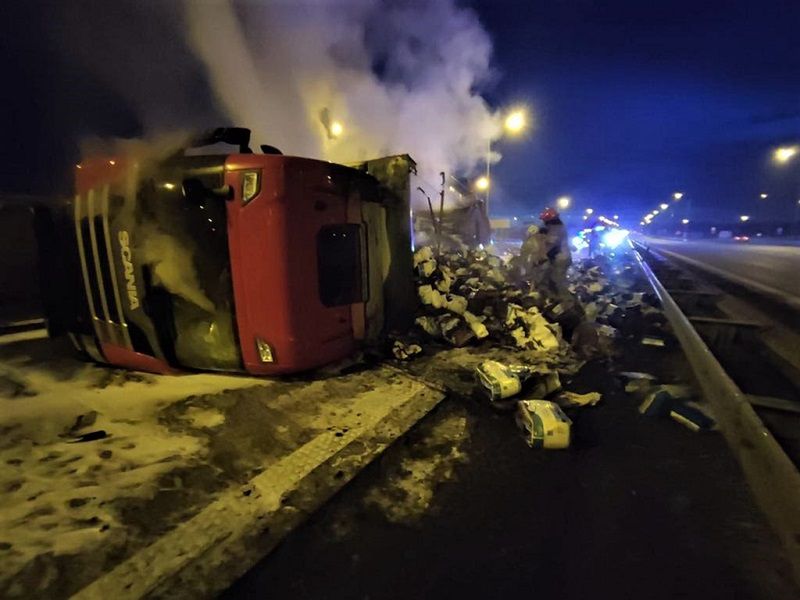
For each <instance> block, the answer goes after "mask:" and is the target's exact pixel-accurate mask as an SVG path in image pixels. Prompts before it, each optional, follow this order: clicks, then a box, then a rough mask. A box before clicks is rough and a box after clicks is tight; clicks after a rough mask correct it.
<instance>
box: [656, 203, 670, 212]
mask: <svg viewBox="0 0 800 600" xmlns="http://www.w3.org/2000/svg"><path fill="white" fill-rule="evenodd" d="M658 206H659V208H661V210H667V209H668V208H669V204H667V203H666V202H665V203H663V204H659V205H658Z"/></svg>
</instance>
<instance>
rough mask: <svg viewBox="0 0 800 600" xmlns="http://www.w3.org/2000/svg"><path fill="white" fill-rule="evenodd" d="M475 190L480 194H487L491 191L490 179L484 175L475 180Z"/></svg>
mask: <svg viewBox="0 0 800 600" xmlns="http://www.w3.org/2000/svg"><path fill="white" fill-rule="evenodd" d="M475 189H476V190H478V191H479V192H485V191H486V190H488V189H489V178H488V177H487V176H486V175H482V176H480V177H478V178H477V179H476V180H475Z"/></svg>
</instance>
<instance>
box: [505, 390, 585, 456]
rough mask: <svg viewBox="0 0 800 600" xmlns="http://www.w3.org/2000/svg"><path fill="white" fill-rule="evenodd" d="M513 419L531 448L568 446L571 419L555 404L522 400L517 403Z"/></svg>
mask: <svg viewBox="0 0 800 600" xmlns="http://www.w3.org/2000/svg"><path fill="white" fill-rule="evenodd" d="M515 420H516V423H517V426H518V427H519V428H520V429H521V430H522V431H523V434H524V435H525V441H526V442H527V444H528V446H530V447H531V448H548V449H562V448H568V447H569V444H570V437H571V428H572V421H570V420H569V417H567V415H565V414H564V412H563V411H562V410H561V408H559V406H558V405H557V404H555V403H553V402H550V401H548V400H522V401H520V402H519V403H518V404H517V412H516V416H515Z"/></svg>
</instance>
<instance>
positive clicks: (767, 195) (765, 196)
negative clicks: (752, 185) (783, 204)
mask: <svg viewBox="0 0 800 600" xmlns="http://www.w3.org/2000/svg"><path fill="white" fill-rule="evenodd" d="M758 197H759V198H761V199H762V200H766V199H767V198H768V197H769V194H759V195H758Z"/></svg>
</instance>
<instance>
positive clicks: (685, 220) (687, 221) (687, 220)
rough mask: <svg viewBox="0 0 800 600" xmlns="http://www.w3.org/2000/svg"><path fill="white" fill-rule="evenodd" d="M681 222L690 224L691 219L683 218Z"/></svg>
mask: <svg viewBox="0 0 800 600" xmlns="http://www.w3.org/2000/svg"><path fill="white" fill-rule="evenodd" d="M681 223H683V224H684V225H688V224H689V219H681Z"/></svg>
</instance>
